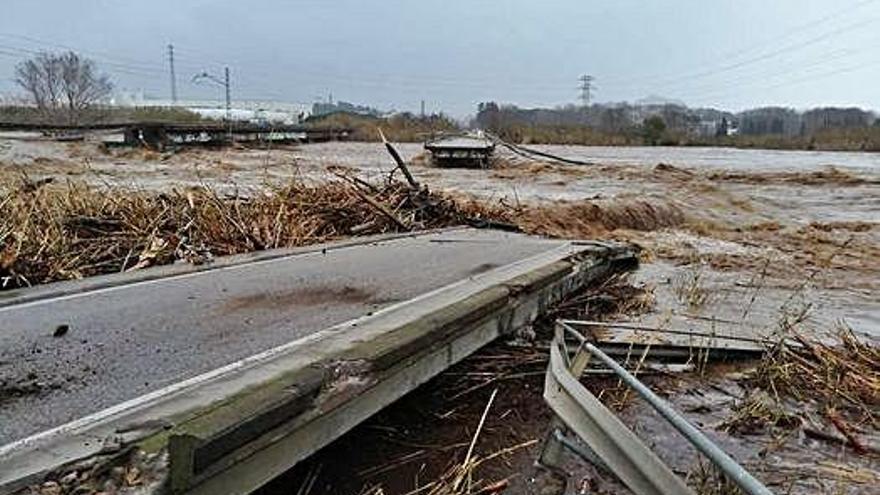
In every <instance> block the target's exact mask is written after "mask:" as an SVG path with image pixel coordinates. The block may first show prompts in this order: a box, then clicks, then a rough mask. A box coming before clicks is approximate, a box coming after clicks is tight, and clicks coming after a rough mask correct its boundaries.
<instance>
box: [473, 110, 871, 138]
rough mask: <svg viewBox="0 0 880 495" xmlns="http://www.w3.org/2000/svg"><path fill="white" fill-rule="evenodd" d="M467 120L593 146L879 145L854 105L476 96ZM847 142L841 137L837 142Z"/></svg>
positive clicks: (517, 134) (506, 133)
mask: <svg viewBox="0 0 880 495" xmlns="http://www.w3.org/2000/svg"><path fill="white" fill-rule="evenodd" d="M473 125H474V126H475V127H479V128H481V129H485V130H488V131H490V132H493V133H495V134H498V135H501V136H502V137H505V138H508V139H512V140H516V141H531V142H547V143H564V144H598V145H633V144H647V145H689V144H690V145H700V144H703V145H734V146H736V145H743V146H755V147H760V146H762V143H764V145H767V146H771V147H791V148H810V147H811V146H814V147H815V146H817V145H822V146H825V144H828V146H826V147H830V148H834V147H835V145H834V144H830V143H826V141H829V140H832V141H833V140H837V141H840V143H838V144H839V145H838V146H836V147H839V148H841V149H871V150H875V149H880V119H878V116H877V115H876V114H874V113H873V112H870V111H867V110H863V109H860V108H840V107H823V108H815V109H811V110H808V111H804V112H799V111H797V110H795V109H792V108H785V107H762V108H755V109H751V110H746V111H743V112H738V113H733V112H727V111H723V110H718V109H714V108H690V107H687V106H685V105H682V104H671V103H670V104H645V105H637V104H629V103H615V104H594V105H591V106H589V107H582V106H575V105H568V106H563V107H557V108H534V109H524V108H519V107H517V106H514V105H499V104H497V103H495V102H485V103H480V104H479V105H478V107H477V114H476V117H475V119H474V122H473ZM844 140H845V141H847V142H843V141H844Z"/></svg>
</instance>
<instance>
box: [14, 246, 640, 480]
mask: <svg viewBox="0 0 880 495" xmlns="http://www.w3.org/2000/svg"><path fill="white" fill-rule="evenodd" d="M609 255H616V256H619V257H621V258H626V259H630V258H632V255H631V252H630V251H628V250H627V249H624V248H620V247H618V248H617V249H616V250H615V249H612V250H611V251H609V250H608V249H607V246H594V245H589V246H584V245H576V244H571V243H569V244H565V245H562V246H560V247H558V248H555V249H551V250H548V251H547V252H545V253H542V254H540V255H537V256H534V257H532V258H528V259H525V260H522V261H519V262H516V263H512V264H510V265H506V266H504V267H500V268H497V269H495V270H492V271H489V272H486V273H484V274H481V275H478V276H475V277H472V278H470V279H467V280H463V281H460V282H457V283H455V284H451V285H449V286H446V287H444V288H441V289H438V290H436V291H432V292H430V293H428V294H424V295H422V296H419V297H417V298H414V299H412V300H410V301H406V302H404V303H400V304H397V305H394V306H391V307H389V308H386V309H383V310H381V311H379V312H377V313H375V314H373V315H372V316H369V317H362V318H358V319H355V320H351V321H349V322H346V323H343V324H340V325H337V326H334V327H331V328H329V329H326V330H324V331H321V332H319V333H317V334H313V335H311V336H308V337H305V338H303V339H300V340H298V341H295V342H291V343H288V344H285V345H283V346H279V347H278V348H275V349H271V350H269V351H266V352H264V353H261V354H259V355H256V356H252V357H251V358H247V359H245V360H242V361H240V362H236V363H233V364H231V365H229V366H226V367H223V368H221V369H218V370H215V371H213V372H210V373H206V374H205V375H202V376H199V377H196V378H194V379H191V380H187V381H185V382H181V383H179V384H175V385H174V386H171V387H168V388H167V389H163V390H161V391H157V392H155V393H152V394H147V395H146V396H143V397H142V398H140V399H139V400H134V401H129V402H127V403H124V404H120V405H118V406H114V407H113V408H109V409H108V410H105V411H102V412H101V413H98V414H96V415H91V416H89V417H86V418H81V419H80V420H77V421H74V422H72V423H69V424H67V425H63V426H62V427H59V428H56V429H53V430H51V431H49V432H44V433H43V434H39V435H35V436H34V437H30V438H28V439H25V440H22V441H18V442H15V443H14V444H10V445H7V446H3V447H0V464H2V465H3V466H4V468H5V469H4V472H3V473H0V493H6V492H9V491H12V490H14V489H16V488H17V487H20V486H22V485H23V484H27V483H29V482H33V481H35V480H37V479H40V478H41V477H42V476H44V475H45V474H46V473H48V472H50V471H52V470H54V469H57V468H58V467H60V466H62V465H63V464H64V463H65V462H71V461H76V460H78V459H83V458H87V457H90V456H94V455H96V454H98V453H100V452H102V451H106V450H107V447H108V446H110V447H112V448H117V449H118V448H120V447H121V446H127V445H132V444H133V443H140V444H141V445H143V446H145V447H152V448H158V447H160V446H162V445H164V443H165V441H166V439H167V438H169V436H170V435H169V432H170V431H174V432H178V433H194V432H197V430H198V428H195V426H196V425H198V424H200V423H201V424H205V425H209V426H210V425H211V424H214V422H215V421H220V422H221V423H222V421H221V420H220V419H218V418H224V416H223V412H224V411H229V410H230V409H229V408H224V405H226V404H230V403H237V402H236V401H237V400H243V399H242V398H243V397H247V398H249V400H250V401H255V404H256V405H259V404H260V402H259V400H258V399H259V397H260V393H259V392H260V390H261V387H264V388H263V391H264V392H265V391H271V390H272V388H273V387H272V386H271V385H273V384H275V385H276V386H277V385H278V384H283V383H284V382H285V381H286V378H295V380H297V383H298V384H299V388H297V389H295V390H297V391H302V392H303V393H305V394H314V395H312V396H313V397H315V398H316V399H318V397H317V394H318V393H324V392H326V390H327V389H328V386H327V384H328V382H327V376H328V375H327V374H325V373H326V372H327V371H328V368H327V367H326V364H327V363H333V362H338V363H343V364H345V363H357V362H358V360H359V359H360V358H358V357H356V356H357V355H358V354H357V350H358V349H360V350H364V347H363V346H370V345H373V346H374V347H373V348H372V349H371V351H376V350H377V349H378V347H383V346H378V344H377V343H378V342H379V341H380V340H381V339H383V338H384V339H389V337H388V335H390V334H391V333H392V332H394V331H395V330H397V331H398V335H401V334H400V333H399V332H400V329H401V328H403V327H406V326H407V325H415V324H416V323H415V322H421V323H420V324H421V325H426V328H441V327H443V325H444V323H445V324H448V325H449V326H448V328H453V327H455V325H454V324H452V323H450V321H451V320H455V319H456V318H459V319H458V320H456V321H458V323H459V324H460V325H459V326H458V328H459V329H468V330H467V331H464V332H463V333H461V332H458V331H454V332H451V333H449V334H447V333H443V332H441V333H442V334H443V335H444V339H447V340H443V342H447V341H448V339H452V340H451V342H458V341H468V342H470V341H472V340H473V339H476V340H475V342H477V343H478V344H479V345H477V346H476V347H474V346H473V345H468V346H466V347H465V349H466V352H464V351H461V352H459V351H456V352H452V350H451V349H452V348H451V347H450V348H449V349H448V352H449V356H450V357H449V359H453V358H455V359H454V360H452V361H449V362H454V361H455V360H458V359H460V358H461V357H464V356H466V355H467V354H469V353H470V352H472V351H473V350H475V349H477V348H478V347H479V346H480V345H483V344H485V343H486V342H488V340H485V339H482V338H479V339H477V338H476V337H474V336H472V333H473V332H472V329H473V328H475V327H480V325H478V324H477V323H475V321H476V320H481V319H487V318H488V319H492V321H494V323H493V325H494V328H495V330H494V331H493V332H491V338H494V337H495V336H497V335H498V334H500V332H501V328H511V323H509V322H508V323H504V321H507V320H503V321H502V320H500V319H498V315H499V314H501V313H504V312H505V311H507V309H506V305H508V304H511V303H513V306H514V307H516V308H526V307H528V308H530V309H529V310H528V315H529V318H531V319H533V318H534V317H536V316H537V315H538V313H539V312H541V309H542V308H543V307H546V304H547V302H546V300H545V299H542V298H538V299H535V300H532V298H531V297H532V296H533V295H534V294H536V293H537V292H543V291H545V290H550V289H548V288H547V287H551V286H552V287H554V288H559V289H554V290H559V291H561V292H559V293H560V294H564V293H566V292H568V291H569V290H572V288H574V287H577V286H579V285H580V283H574V282H572V281H573V280H575V279H577V278H578V277H576V276H573V275H571V273H569V274H565V273H563V272H565V270H561V265H558V263H559V262H563V263H564V264H565V265H566V266H567V270H568V272H580V271H583V272H586V270H579V269H577V268H578V267H581V266H582V265H581V264H580V263H576V262H574V260H575V259H576V258H583V257H585V258H587V259H590V260H592V261H593V262H594V265H595V266H605V267H608V266H610V264H611V263H610V262H606V261H607V260H606V261H601V262H600V260H602V259H604V258H605V257H607V256H609ZM554 265H556V266H555V267H554V268H549V269H548V267H551V266H554ZM548 270H550V272H551V273H548ZM559 277H562V279H561V280H557V279H558V278H559ZM554 280H556V282H554ZM547 284H550V285H549V286H547ZM524 287H526V288H528V287H531V288H532V290H533V291H532V292H531V293H528V294H526V293H524V292H523V288H524ZM566 287H567V289H564V288H566ZM536 291H537V292H536ZM477 294H482V296H481V297H480V298H475V299H473V300H474V301H475V302H474V303H471V304H476V300H477V299H479V300H480V301H481V302H480V305H479V307H474V306H468V304H467V302H468V301H469V300H471V298H473V297H474V296H475V295H477ZM493 294H494V295H493ZM496 297H497V298H501V299H503V300H504V301H505V304H504V305H501V306H503V307H501V306H498V304H499V303H498V302H497V301H496V302H494V303H492V301H494V299H493V298H496ZM522 298H526V299H522ZM487 302H488V303H490V304H489V306H492V307H494V308H496V311H495V313H496V314H495V316H491V315H490V314H488V313H491V311H489V312H487V311H486V310H485V309H481V308H484V307H485V305H486V304H487ZM456 304H459V305H461V306H458V309H456V310H451V309H450V306H455V305H456ZM524 310H525V309H517V311H520V312H521V311H524ZM481 311H482V312H481ZM463 315H464V316H469V318H470V319H467V318H465V319H464V320H462V319H461V318H463ZM508 316H509V321H513V320H517V321H519V320H522V318H521V317H517V318H514V316H515V315H513V314H512V313H511V314H509V315H508ZM529 318H526V319H525V320H522V321H526V320H529ZM475 319H476V320H475ZM529 321H530V320H529ZM409 328H412V327H411V326H410V327H409ZM487 335H489V334H487ZM491 338H489V340H491ZM376 339H378V340H376ZM392 340H393V339H392ZM429 341H430V339H429ZM435 342H436V341H435ZM389 343H390V344H391V345H386V346H384V348H385V349H386V351H387V352H386V351H383V352H381V353H379V355H381V356H384V357H385V360H384V361H383V360H381V359H380V360H378V361H377V363H378V362H382V363H384V364H383V365H382V366H379V367H378V368H383V367H384V368H385V370H391V371H385V370H381V369H377V373H378V374H380V375H381V376H385V375H386V373H390V374H391V375H393V376H397V374H398V373H399V371H398V368H399V366H402V365H403V364H401V363H406V362H411V361H413V360H414V359H415V360H416V362H420V361H419V359H421V358H415V357H414V356H416V354H411V353H403V354H399V355H398V356H397V357H395V352H398V353H399V349H398V347H396V346H395V345H394V344H393V342H391V341H388V342H386V344H389ZM437 345H441V346H443V347H449V346H452V345H453V344H452V343H449V344H445V343H444V344H437ZM437 345H432V346H428V347H427V349H431V350H430V352H434V348H435V347H436V346H437ZM454 345H460V344H454ZM475 345H476V344H475ZM376 346H378V347H376ZM410 349H412V350H413V352H426V351H425V348H421V350H419V349H420V348H419V346H414V347H410ZM459 354H461V355H459ZM456 356H458V357H456ZM432 362H433V361H432ZM315 365H318V366H315ZM343 368H344V367H343ZM431 369H433V368H431ZM309 370H311V373H312V377H311V378H309V379H306V378H305V375H303V373H306V374H307V372H309ZM315 371H317V372H318V374H314V372H315ZM330 371H331V373H329V376H331V377H332V376H335V377H336V379H338V378H339V377H340V376H341V375H340V374H339V373H338V370H333V369H331V370H330ZM439 371H442V369H440V370H436V371H430V373H433V374H436V373H437V372H439ZM427 372H428V371H426V372H425V373H427ZM343 374H344V372H343ZM433 374H427V375H426V374H424V373H419V374H417V376H416V377H414V378H411V379H410V380H409V382H407V383H410V382H411V383H412V386H410V387H403V388H400V389H398V388H394V390H399V391H400V394H399V395H402V394H403V393H405V391H409V390H412V389H413V388H415V387H416V386H417V385H418V384H420V383H422V382H423V381H424V380H426V379H427V378H426V377H429V376H433ZM377 376H378V375H377ZM279 380H280V381H279ZM309 383H311V385H310V384H309ZM383 383H384V382H383V381H381V380H380V381H379V382H375V381H373V382H371V383H369V385H370V387H368V388H369V390H372V389H373V388H376V387H382V388H381V389H384V388H386V387H387V386H386V385H384V384H383ZM316 384H320V386H318V385H316ZM373 385H375V386H373ZM330 388H332V384H331V387H330ZM276 390H277V389H276ZM288 390H291V389H288ZM358 390H360V389H358ZM353 391H354V389H351V388H348V389H345V390H343V392H345V393H343V394H342V395H339V394H326V393H324V394H323V395H322V397H321V398H320V404H321V408H319V409H320V411H322V412H326V410H327V409H332V408H330V405H332V404H336V406H340V407H341V406H343V405H346V404H348V402H347V401H340V400H339V397H346V396H351V394H352V393H353ZM362 392H363V390H361V391H360V392H358V394H360V395H363V393H362ZM239 394H243V395H239ZM358 394H355V395H358ZM270 395H271V394H270ZM360 395H358V397H359V396H360ZM399 395H398V396H399ZM365 396H366V395H365ZM262 397H263V398H266V397H267V395H265V394H263V395H262ZM331 398H332V399H334V400H329V401H328V399H331ZM230 400H232V402H230ZM393 400H394V399H393V398H392V399H389V400H388V401H387V402H383V403H384V404H387V403H390V401H393ZM269 403H271V401H269ZM238 404H239V405H244V404H243V403H238ZM336 406H334V407H336ZM347 407H348V406H347ZM294 409H296V408H294ZM334 410H335V409H334ZM315 411H316V409H315V408H312V412H313V413H314V412H315ZM258 412H259V411H258ZM295 412H297V413H298V412H301V411H295ZM212 415H213V416H212ZM307 417H308V416H307V415H306V414H303V415H302V417H298V418H297V421H290V422H289V425H288V426H287V427H290V425H295V424H301V421H304V420H305V418H307ZM199 418H201V419H199ZM225 418H226V419H227V420H228V419H229V418H228V417H225ZM233 419H234V418H233ZM145 420H149V421H145ZM359 421H360V420H358V421H357V422H359ZM357 422H355V423H353V424H351V425H350V426H346V429H348V428H350V427H353V426H354V424H357ZM182 425H187V426H188V427H192V429H189V428H182ZM221 429H222V426H221ZM169 430H170V431H169ZM335 431H338V432H340V434H341V432H342V431H344V430H342V429H335ZM333 438H335V436H334V437H333ZM330 440H332V438H331V439H330ZM328 441H329V440H328ZM316 449H317V447H315V449H303V451H307V450H308V451H313V450H316ZM238 454H241V453H240V452H239V453H238ZM246 457H248V456H246ZM248 458H249V457H248Z"/></svg>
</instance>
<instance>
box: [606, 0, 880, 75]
mask: <svg viewBox="0 0 880 495" xmlns="http://www.w3.org/2000/svg"><path fill="white" fill-rule="evenodd" d="M876 1H877V0H862V1H860V2H857V3H855V4H853V5H851V6H850V7H848V8H845V9H837V10H836V11H834V12H831V13H829V14H826V15H824V16H822V17H820V18H817V19H813V20H811V21H807V22H805V23H802V24H798V25H797V26H794V27H793V28H791V29H788V30H787V31H785V32H783V33H782V34H780V35H778V36H774V37H772V38H770V39H768V40H767V41H765V42H763V43H756V44H753V45H750V46H749V47H746V48H743V49H740V50H735V51H732V52H727V53H722V54H717V55H716V56H715V57H714V59H716V60H722V61H726V60H736V59H737V58H741V57H743V56H746V55H748V54H749V53H752V52H755V51H756V50H759V51H760V50H763V49H764V48H765V47H766V46H767V45H768V44H770V43H773V42H777V41H782V40H786V39H789V38H791V37H792V36H793V35H794V34H797V33H800V32H803V31H806V30H808V29H809V28H812V27H813V26H816V25H823V26H824V25H825V24H826V23H827V21H831V20H834V19H836V18H839V17H842V16H845V15H848V14H851V13H852V12H854V11H855V10H858V9H860V8H862V7H864V6H865V5H868V4H871V3H874V2H876ZM871 20H876V18H874V19H868V20H867V21H862V22H857V23H855V25H864V24H867V23H869V22H871ZM852 27H853V25H852V24H850V25H848V26H844V27H843V28H841V29H839V30H837V31H834V32H832V33H826V34H824V35H820V37H821V38H822V39H825V38H827V37H830V36H834V35H836V34H839V31H841V30H843V31H845V30H847V29H848V28H852ZM858 27H861V26H858ZM819 41H821V40H819ZM805 44H806V45H810V44H813V42H812V41H811V40H807V41H806V42H805ZM794 45H797V43H795V44H789V45H787V46H788V47H791V46H794ZM783 51H784V50H783ZM772 56H775V54H774V55H772ZM772 56H771V57H765V56H764V55H759V56H758V58H761V59H766V58H772ZM749 63H752V62H749V61H746V62H742V63H737V64H735V65H747V64H749ZM720 67H721V68H720V69H717V72H724V71H726V70H727V69H725V68H724V67H725V64H721V66H720ZM708 72H716V71H713V70H710V71H697V72H696V73H690V74H684V75H675V76H669V75H662V74H655V75H652V76H642V77H636V78H626V79H620V80H617V79H614V80H613V81H614V82H615V84H616V85H617V84H619V85H621V86H631V85H636V84H642V83H644V82H653V83H655V84H656V83H657V81H658V80H661V81H662V80H666V81H665V82H661V84H666V85H668V84H671V83H675V82H679V81H681V80H683V79H690V78H694V77H704V75H705V74H707V73H708Z"/></svg>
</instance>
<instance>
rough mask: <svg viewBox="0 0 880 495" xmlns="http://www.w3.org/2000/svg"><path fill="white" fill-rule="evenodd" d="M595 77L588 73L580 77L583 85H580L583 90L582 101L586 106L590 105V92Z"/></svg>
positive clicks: (579, 79)
mask: <svg viewBox="0 0 880 495" xmlns="http://www.w3.org/2000/svg"><path fill="white" fill-rule="evenodd" d="M594 79H595V78H594V77H593V76H590V75H587V74H584V75H583V76H581V77H580V78H578V81H580V82H581V85H580V86H579V87H578V89H580V90H581V102H582V103H583V105H584V106H585V107H588V106H590V92H591V91H592V90H593V80H594Z"/></svg>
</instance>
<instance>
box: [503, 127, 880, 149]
mask: <svg viewBox="0 0 880 495" xmlns="http://www.w3.org/2000/svg"><path fill="white" fill-rule="evenodd" d="M661 123H662V121H657V120H655V121H654V122H653V125H651V124H652V123H651V122H647V123H646V124H645V125H641V126H637V127H633V128H631V129H626V130H620V131H617V132H607V131H602V130H599V129H595V128H592V127H588V126H584V125H572V124H555V125H554V124H546V125H527V124H508V125H504V126H501V127H499V128H496V129H487V130H489V131H490V132H493V133H495V134H497V135H498V136H499V137H501V138H502V139H505V140H507V141H511V142H515V143H522V144H568V145H585V146H721V147H731V148H756V149H781V150H819V151H880V127H878V126H873V127H862V128H849V129H825V130H821V131H817V132H816V133H815V134H812V135H809V136H784V135H779V134H765V135H735V136H704V137H701V136H690V135H688V134H687V133H685V132H682V131H676V130H672V129H668V128H667V127H666V126H665V125H661Z"/></svg>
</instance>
